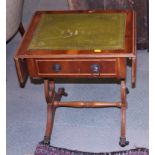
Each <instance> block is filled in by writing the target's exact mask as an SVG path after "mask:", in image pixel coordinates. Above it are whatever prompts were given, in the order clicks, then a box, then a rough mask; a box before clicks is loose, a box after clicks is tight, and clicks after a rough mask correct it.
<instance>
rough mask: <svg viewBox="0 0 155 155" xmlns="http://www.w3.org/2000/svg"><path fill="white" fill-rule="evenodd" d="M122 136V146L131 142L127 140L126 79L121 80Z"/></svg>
mask: <svg viewBox="0 0 155 155" xmlns="http://www.w3.org/2000/svg"><path fill="white" fill-rule="evenodd" d="M121 102H122V105H121V137H120V142H119V144H120V146H122V147H125V146H126V145H128V144H129V142H128V141H126V108H127V102H126V84H125V81H121Z"/></svg>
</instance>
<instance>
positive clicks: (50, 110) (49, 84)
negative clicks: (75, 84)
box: [40, 80, 67, 145]
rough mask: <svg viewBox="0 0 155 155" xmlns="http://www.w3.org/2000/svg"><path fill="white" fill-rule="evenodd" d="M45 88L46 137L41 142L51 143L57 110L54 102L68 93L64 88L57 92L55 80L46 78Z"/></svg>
mask: <svg viewBox="0 0 155 155" xmlns="http://www.w3.org/2000/svg"><path fill="white" fill-rule="evenodd" d="M44 90H45V98H46V102H47V122H46V130H45V135H44V139H43V141H41V142H40V143H41V144H44V145H50V139H51V134H52V130H53V124H54V116H55V111H56V106H54V104H53V103H54V101H60V100H61V97H62V96H63V95H64V96H66V95H67V94H66V93H65V89H64V88H59V89H58V92H55V84H54V81H53V80H44Z"/></svg>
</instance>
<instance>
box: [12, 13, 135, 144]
mask: <svg viewBox="0 0 155 155" xmlns="http://www.w3.org/2000/svg"><path fill="white" fill-rule="evenodd" d="M14 60H15V64H16V69H17V74H18V78H19V82H20V84H21V86H24V84H25V82H26V79H27V77H28V75H29V76H30V78H31V79H36V78H40V79H43V80H44V88H45V98H46V101H47V124H46V131H45V136H44V139H43V141H42V142H41V143H43V144H46V145H50V137H51V133H52V128H53V122H54V114H55V110H56V108H57V107H60V106H63V107H77V108H82V107H91V108H95V107H97V108H103V107H118V108H120V110H121V129H120V130H121V131H120V134H121V136H120V142H119V144H120V145H121V146H126V145H128V143H129V142H128V141H127V140H126V108H127V102H126V66H127V64H126V62H127V60H129V61H130V62H131V67H132V82H131V83H132V85H135V82H136V30H135V13H134V12H133V11H130V10H125V11H120V10H107V11H37V12H36V13H35V14H34V16H33V18H32V21H31V23H30V25H29V28H28V30H27V31H26V33H25V35H24V37H23V40H22V42H21V44H20V46H19V48H18V50H17V52H16V54H15V57H14ZM56 78H96V79H99V78H110V79H111V78H113V79H117V80H118V81H119V83H120V86H121V89H120V90H121V92H120V94H121V95H120V96H121V97H120V101H118V102H106V101H104V102H101V101H92V102H90V101H89V102H88V101H72V102H62V101H60V100H61V97H62V96H63V95H64V96H67V93H65V89H64V88H59V89H58V91H57V92H56V91H55V86H54V80H55V79H56ZM109 97H110V96H109Z"/></svg>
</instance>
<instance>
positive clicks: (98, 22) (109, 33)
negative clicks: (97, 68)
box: [28, 13, 126, 50]
mask: <svg viewBox="0 0 155 155" xmlns="http://www.w3.org/2000/svg"><path fill="white" fill-rule="evenodd" d="M125 23H126V14H123V13H106V14H103V13H91V14H87V13H82V14H78V13H74V14H44V15H42V17H41V20H40V22H39V25H38V26H37V28H36V30H35V32H34V34H33V37H32V40H31V42H30V44H29V47H28V49H50V50H52V49H53V50H95V49H97V50H115V49H124V46H125V45H124V44H125V42H124V39H125Z"/></svg>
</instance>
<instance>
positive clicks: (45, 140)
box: [39, 136, 50, 145]
mask: <svg viewBox="0 0 155 155" xmlns="http://www.w3.org/2000/svg"><path fill="white" fill-rule="evenodd" d="M39 144H42V145H50V138H49V137H46V136H45V137H44V140H42V141H41V142H39Z"/></svg>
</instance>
